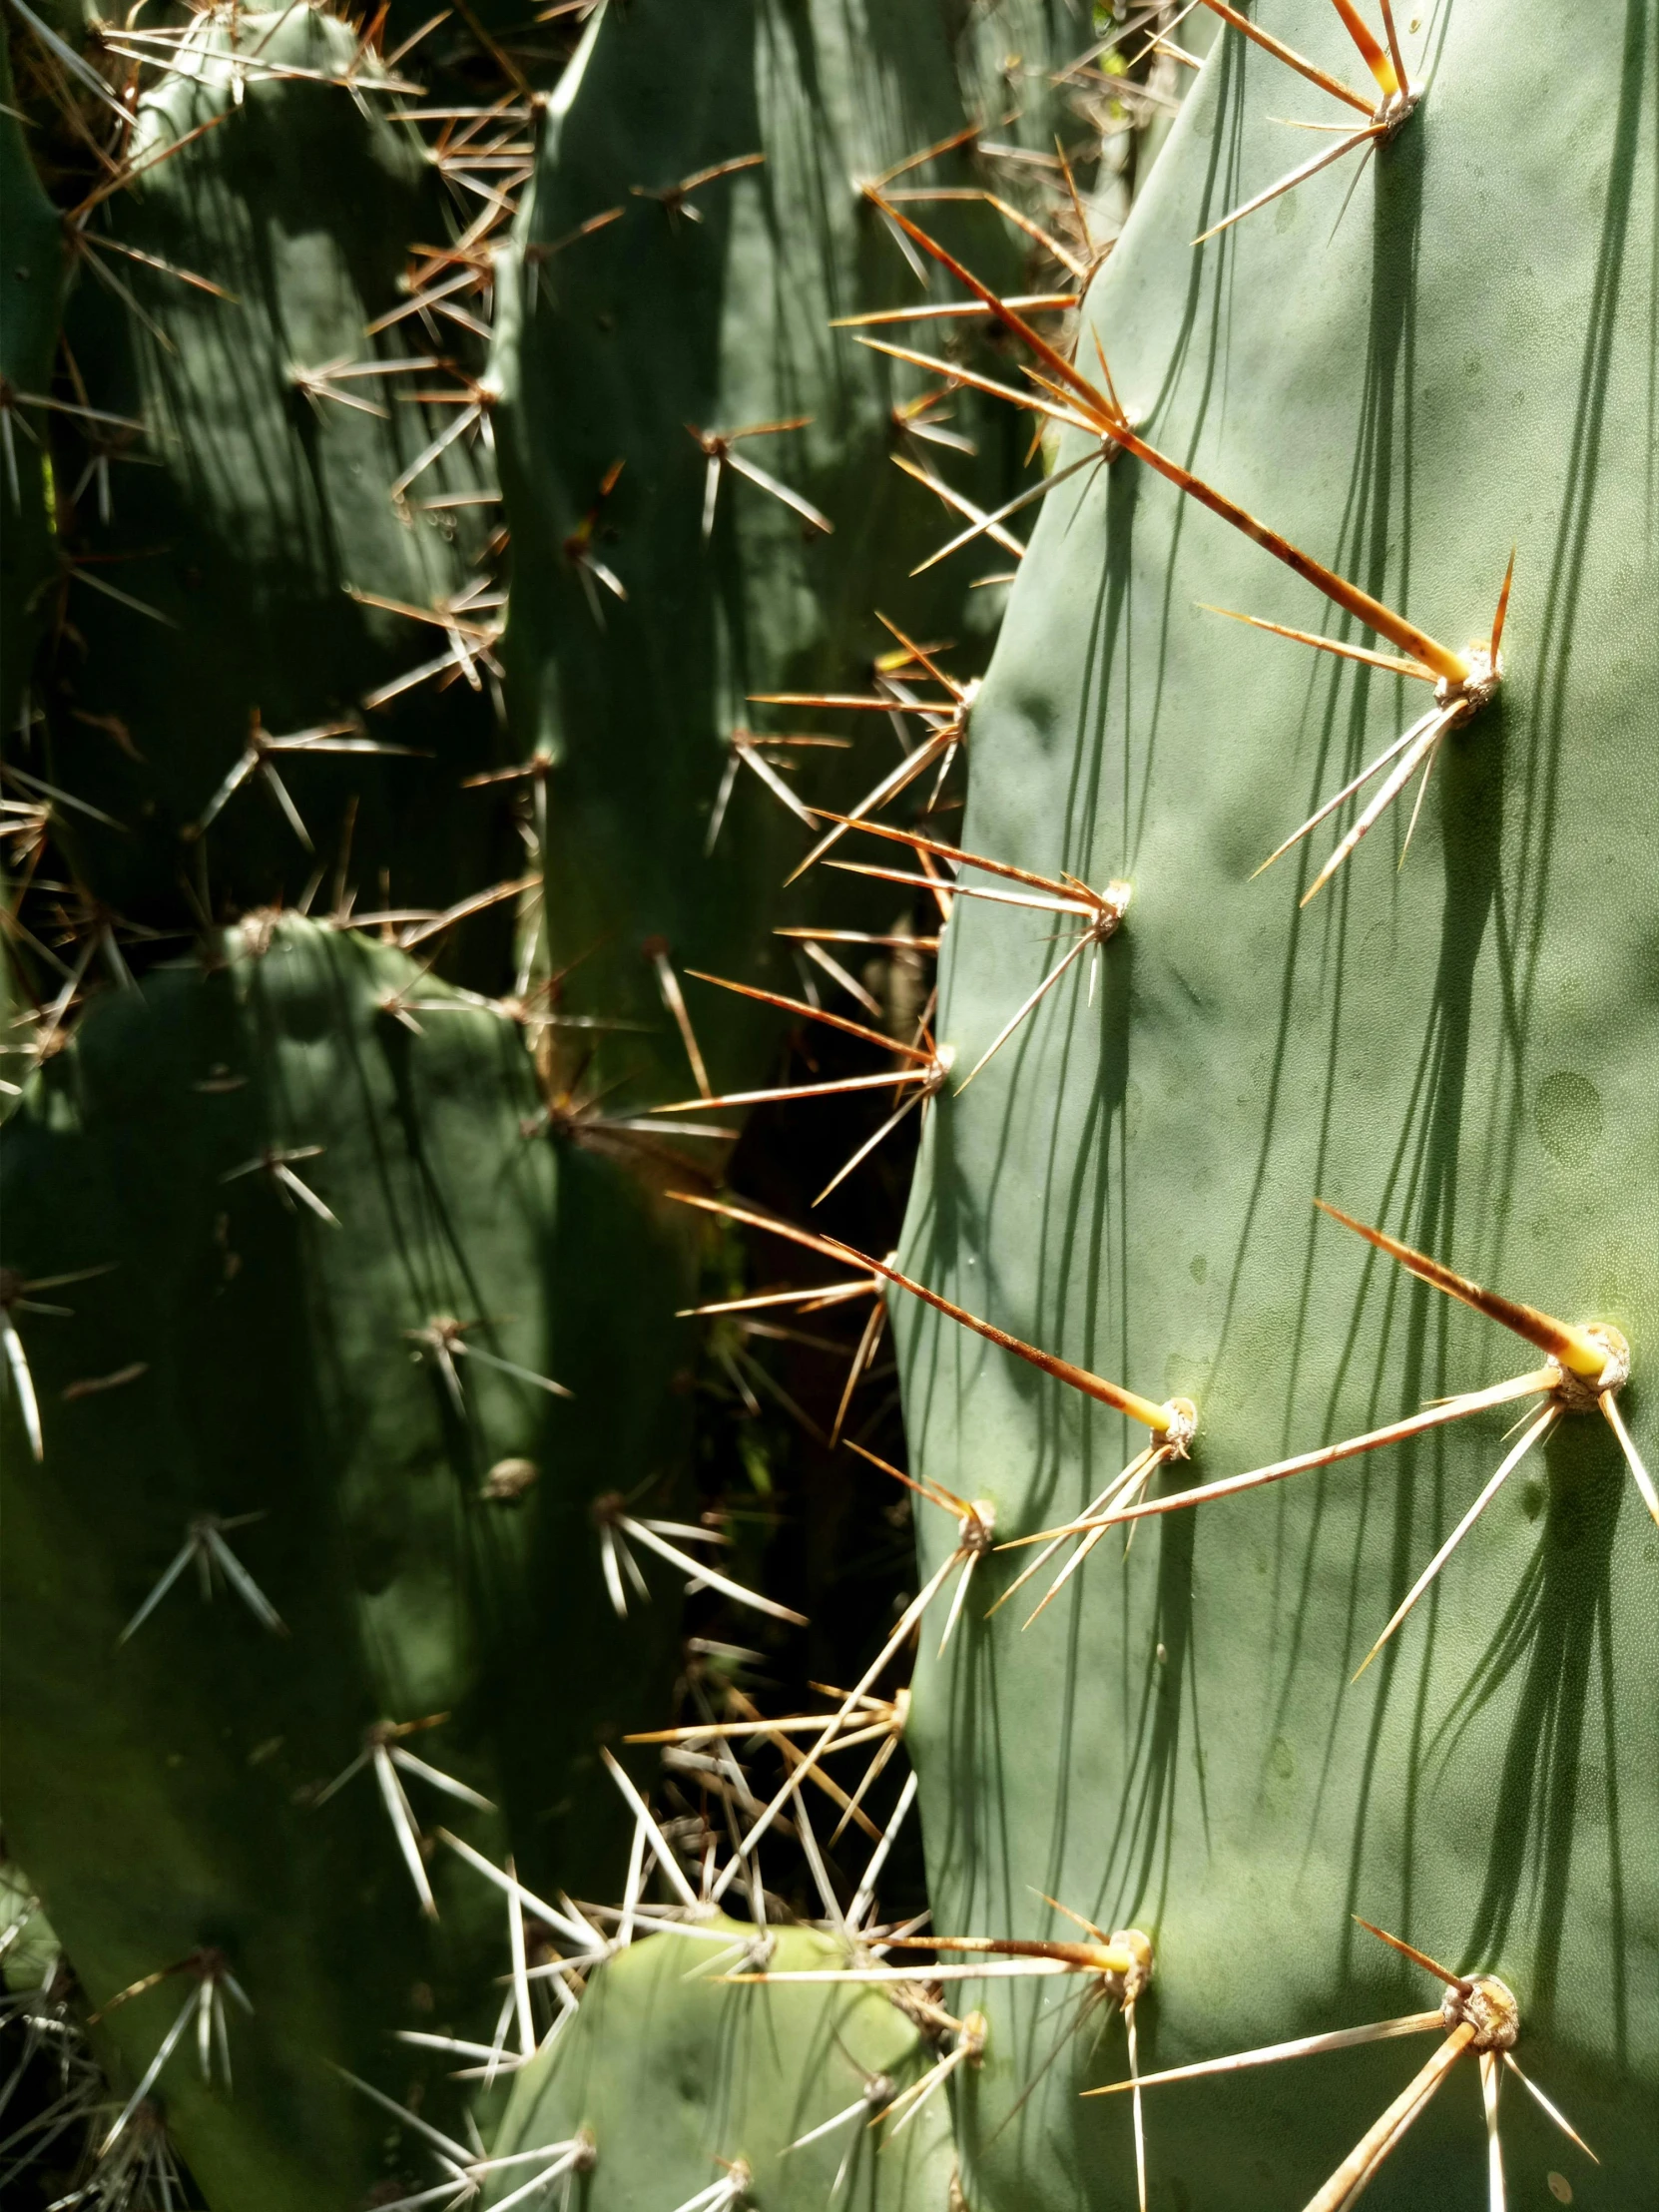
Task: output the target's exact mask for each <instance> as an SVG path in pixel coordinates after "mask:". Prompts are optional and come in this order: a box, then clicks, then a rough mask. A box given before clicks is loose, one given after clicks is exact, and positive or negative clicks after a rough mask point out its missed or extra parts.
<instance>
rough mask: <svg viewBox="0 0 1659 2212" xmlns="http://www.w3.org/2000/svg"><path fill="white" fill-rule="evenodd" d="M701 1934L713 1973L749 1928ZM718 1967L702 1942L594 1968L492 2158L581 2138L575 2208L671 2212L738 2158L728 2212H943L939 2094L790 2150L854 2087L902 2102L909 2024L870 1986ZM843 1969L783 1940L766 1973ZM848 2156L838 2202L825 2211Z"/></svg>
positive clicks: (817, 1941)
mask: <svg viewBox="0 0 1659 2212" xmlns="http://www.w3.org/2000/svg"><path fill="white" fill-rule="evenodd" d="M707 1926H708V1928H709V1930H710V1931H711V1932H714V1931H719V1932H721V1933H723V1934H728V1935H730V1936H731V1937H732V1941H733V1952H732V1954H731V1955H729V1956H726V1958H725V1963H724V1965H723V1966H722V1967H720V1968H719V1969H718V1970H721V1971H737V1970H740V1968H741V1965H742V1959H741V1946H742V1945H743V1944H744V1942H745V1941H746V1940H747V1939H749V1938H750V1937H752V1936H754V1934H755V1931H754V1930H753V1928H749V1927H744V1926H740V1925H738V1924H736V1923H733V1922H728V1921H712V1922H710V1923H708V1924H707ZM720 1955H722V1954H721V1952H720V1946H719V1945H718V1944H716V1943H713V1942H711V1941H709V1940H708V1939H707V1938H706V1937H698V1936H684V1935H674V1936H668V1935H663V1936H648V1937H646V1938H644V1939H643V1940H640V1941H637V1942H635V1943H634V1944H633V1945H632V1946H631V1947H630V1948H629V1949H628V1950H626V1951H624V1952H622V1953H620V1954H619V1955H618V1956H617V1957H615V1958H613V1959H612V1960H610V1961H609V1962H608V1963H607V1964H606V1965H604V1966H602V1967H601V1968H600V1969H599V1971H598V1972H597V1974H596V1975H595V1977H594V1980H593V1983H592V1985H591V1987H590V1988H589V1990H588V1992H587V1995H586V1996H585V1997H584V1998H583V2000H582V2007H581V2010H580V2012H579V2013H578V2014H577V2015H576V2017H575V2018H574V2019H573V2020H572V2021H571V2022H570V2024H569V2026H568V2027H567V2028H564V2029H561V2030H560V2033H559V2035H558V2038H557V2039H556V2041H555V2042H554V2044H553V2047H552V2048H551V2049H550V2050H548V2051H546V2052H544V2053H543V2054H542V2055H541V2056H539V2057H538V2058H536V2059H535V2060H534V2061H533V2062H532V2063H531V2064H530V2065H529V2066H527V2067H526V2068H525V2069H524V2071H523V2072H522V2073H521V2074H520V2076H519V2077H518V2080H517V2081H516V2082H515V2084H514V2087H513V2094H512V2099H511V2102H510V2103H509V2105H508V2107H507V2111H506V2114H505V2116H504V2118H503V2120H502V2123H501V2126H500V2128H499V2130H498V2132H497V2135H496V2139H495V2141H494V2143H493V2144H492V2145H491V2155H492V2156H493V2157H497V2158H501V2157H507V2156H511V2155H513V2154H515V2153H520V2152H524V2151H527V2150H532V2149H534V2148H536V2147H537V2146H539V2145H543V2144H549V2143H556V2142H562V2141H568V2140H570V2139H572V2138H574V2136H575V2135H576V2133H577V2131H578V2129H580V2128H586V2129H587V2130H588V2132H589V2133H590V2135H591V2136H592V2139H593V2153H594V2157H593V2165H592V2169H591V2171H589V2172H588V2173H587V2174H586V2176H585V2177H584V2178H583V2180H582V2181H581V2182H580V2183H579V2184H578V2187H579V2191H580V2195H579V2197H578V2201H579V2202H581V2203H582V2204H583V2205H584V2206H585V2207H586V2208H587V2212H613V2208H615V2212H623V2208H624V2207H626V2208H627V2212H675V2208H676V2207H677V2206H679V2205H682V2204H684V2203H686V2202H687V2201H688V2200H690V2199H691V2198H693V2197H695V2196H697V2195H698V2193H699V2192H700V2191H702V2190H706V2189H709V2188H711V2187H712V2186H713V2185H714V2184H715V2183H717V2182H719V2181H720V2180H721V2179H722V2178H723V2173H724V2171H725V2170H726V2164H727V2162H736V2161H737V2160H739V2159H742V2160H744V2161H746V2162H747V2164H748V2166H749V2169H750V2173H751V2176H752V2186H751V2189H750V2191H749V2192H748V2193H747V2194H745V2195H744V2196H742V2197H740V2198H739V2199H738V2203H739V2205H740V2206H747V2205H749V2204H754V2205H757V2206H764V2207H766V2212H822V2208H823V2207H825V2206H827V2205H829V2204H830V2202H831V2201H833V2202H836V2203H849V2204H852V2205H856V2206H859V2207H861V2208H862V2207H867V2208H868V2212H877V2208H878V2207H879V2208H886V2207H891V2208H894V2212H896V2208H899V2207H902V2208H903V2212H946V2208H947V2206H948V2204H949V2202H950V2190H951V2178H952V2171H953V2164H954V2161H953V2158H952V2154H951V2144H950V2116H949V2110H948V2107H947V2105H946V2103H945V2098H946V2096H947V2095H948V2093H949V2092H948V2090H946V2089H943V2088H941V2089H939V2090H938V2091H936V2092H935V2093H934V2094H933V2096H931V2097H930V2098H929V2099H928V2101H927V2103H926V2104H925V2105H924V2106H923V2107H922V2109H921V2111H920V2112H919V2113H918V2114H917V2116H916V2118H915V2119H914V2121H913V2122H912V2123H911V2124H910V2125H909V2126H908V2127H905V2128H903V2129H902V2131H901V2132H900V2133H898V2134H896V2135H894V2136H892V2137H890V2138H889V2137H888V2136H887V2134H886V2130H885V2129H884V2128H876V2129H873V2130H872V2129H871V2128H870V2125H869V2118H870V2116H871V2115H873V2113H874V2112H875V2111H877V2110H879V2109H880V2104H879V2102H877V2103H876V2104H872V2105H869V2106H868V2107H866V2109H865V2111H863V2112H860V2113H857V2114H854V2115H853V2116H852V2117H851V2118H849V2119H848V2120H847V2121H846V2122H845V2124H844V2125H843V2126H841V2127H838V2128H836V2129H834V2130H833V2132H831V2133H830V2134H828V2135H825V2136H823V2137H821V2138H820V2139H819V2141H817V2142H815V2143H809V2144H806V2145H804V2146H803V2148H801V2149H800V2150H795V2151H788V2150H787V2146H788V2145H790V2144H791V2143H793V2142H794V2141H795V2140H796V2139H797V2138H798V2137H800V2136H802V2135H805V2134H807V2133H809V2132H810V2131H811V2130H813V2129H815V2128H817V2127H820V2126H822V2125H823V2123H824V2122H825V2121H826V2120H829V2119H830V2118H832V2117H833V2116H834V2115H835V2114H836V2113H838V2112H842V2111H845V2110H846V2108H847V2107H848V2106H849V2105H853V2104H856V2103H858V2102H859V2100H860V2098H861V2096H862V2094H863V2091H864V2087H865V2082H866V2079H870V2078H872V2077H874V2076H877V2075H885V2076H886V2077H887V2079H888V2081H889V2083H891V2084H892V2085H893V2087H895V2088H897V2089H899V2090H902V2089H903V2088H904V2087H906V2086H907V2085H908V2084H909V2083H910V2082H911V2081H912V2080H914V2079H916V2078H917V2077H918V2075H919V2074H920V2073H921V2071H922V2070H923V2068H924V2067H925V2066H926V2065H927V2064H929V2063H931V2051H930V2048H929V2046H928V2045H927V2043H926V2042H925V2041H924V2040H923V2039H922V2037H921V2035H920V2034H919V2033H918V2031H917V2029H916V2028H915V2026H914V2025H913V2024H912V2023H911V2021H910V2020H909V2019H908V2018H907V2017H906V2015H905V2014H904V2013H903V2012H901V2011H900V2010H899V2009H898V2008H897V2007H896V2006H895V2005H893V2004H892V2003H890V2002H889V2001H888V1998H887V1997H886V1995H885V1994H884V1993H883V1992H882V1991H880V1990H878V1989H858V1988H852V1987H848V1986H846V1985H844V1984H834V1983H830V1984H827V1985H819V1986H806V1987H803V1986H801V1985H799V1984H798V1985H796V1986H794V1987H765V1986H756V1987H748V1988H740V1987H731V1986H723V1985H721V1984H719V1983H716V1982H713V1981H711V1980H710V1979H709V1978H707V1975H708V1970H709V1964H710V1960H711V1958H712V1957H716V1956H720ZM841 1963H842V1953H841V1949H840V1946H839V1945H838V1944H837V1943H835V1942H833V1941H832V1940H830V1938H829V1937H827V1936H819V1935H815V1934H813V1933H811V1932H810V1931H808V1930H806V1929H783V1930H780V1931H778V1932H777V1937H776V1943H775V1947H774V1949H773V1952H772V1956H771V1959H770V1964H771V1966H772V1967H774V1968H775V1969H776V1970H778V1971H780V1972H800V1971H802V1970H804V1969H812V1968H814V1967H824V1966H838V1965H840V1964H841ZM890 2093H891V2091H890V2090H889V2092H888V2094H889V2095H890ZM849 2148H850V2149H851V2152H852V2155H851V2157H850V2159H848V2160H847V2165H846V2173H845V2177H844V2179H843V2181H842V2190H843V2191H844V2194H843V2195H840V2196H837V2197H835V2198H834V2199H831V2195H830V2190H831V2185H832V2183H833V2182H834V2180H835V2177H836V2173H837V2171H838V2169H839V2168H840V2167H841V2163H842V2160H843V2159H844V2158H846V2154H847V2152H848V2150H849ZM530 2170H531V2169H530V2168H529V2167H525V2168H523V2169H514V2168H508V2169H506V2170H505V2171H504V2172H503V2173H501V2174H500V2175H498V2176H497V2177H496V2178H495V2180H494V2181H493V2182H492V2184H491V2186H490V2191H489V2194H488V2195H487V2197H486V2199H485V2201H486V2202H487V2203H491V2204H493V2203H496V2202H498V2201H499V2200H500V2199H501V2198H502V2197H504V2196H506V2195H507V2193H508V2192H509V2190H511V2189H512V2188H513V2187H515V2186H517V2184H518V2183H519V2182H520V2181H522V2179H523V2178H524V2176H525V2175H526V2174H527V2173H528V2172H529V2171H530Z"/></svg>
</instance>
